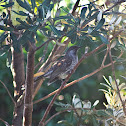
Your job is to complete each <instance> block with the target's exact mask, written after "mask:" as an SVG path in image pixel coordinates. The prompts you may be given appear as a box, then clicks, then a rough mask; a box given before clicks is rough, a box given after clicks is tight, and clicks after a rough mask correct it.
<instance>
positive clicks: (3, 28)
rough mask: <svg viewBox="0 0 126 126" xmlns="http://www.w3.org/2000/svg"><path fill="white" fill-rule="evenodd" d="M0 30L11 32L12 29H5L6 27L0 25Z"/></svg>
mask: <svg viewBox="0 0 126 126" xmlns="http://www.w3.org/2000/svg"><path fill="white" fill-rule="evenodd" d="M0 29H1V30H4V31H13V30H14V29H13V28H12V27H6V26H2V25H0Z"/></svg>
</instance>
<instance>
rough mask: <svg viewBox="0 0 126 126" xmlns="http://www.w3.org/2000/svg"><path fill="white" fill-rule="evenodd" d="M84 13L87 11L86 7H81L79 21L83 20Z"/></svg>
mask: <svg viewBox="0 0 126 126" xmlns="http://www.w3.org/2000/svg"><path fill="white" fill-rule="evenodd" d="M86 11H87V7H83V8H82V10H81V15H80V17H81V19H84V18H85V13H86Z"/></svg>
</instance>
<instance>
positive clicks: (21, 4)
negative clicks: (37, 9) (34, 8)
mask: <svg viewBox="0 0 126 126" xmlns="http://www.w3.org/2000/svg"><path fill="white" fill-rule="evenodd" d="M16 1H17V2H18V4H19V5H20V6H21V7H23V8H25V9H26V10H28V11H29V12H31V7H30V5H29V3H28V2H27V1H26V0H24V2H22V1H21V0H16Z"/></svg>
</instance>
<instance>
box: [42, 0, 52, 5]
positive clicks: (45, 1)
mask: <svg viewBox="0 0 126 126" xmlns="http://www.w3.org/2000/svg"><path fill="white" fill-rule="evenodd" d="M50 2H51V0H44V2H43V3H42V5H44V6H49V5H50Z"/></svg>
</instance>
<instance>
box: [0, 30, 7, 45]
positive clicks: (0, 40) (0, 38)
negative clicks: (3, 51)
mask: <svg viewBox="0 0 126 126" xmlns="http://www.w3.org/2000/svg"><path fill="white" fill-rule="evenodd" d="M7 36H8V34H5V32H4V33H3V34H2V35H1V36H0V43H2V42H3V41H4V40H5V38H6V37H7Z"/></svg>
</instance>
